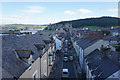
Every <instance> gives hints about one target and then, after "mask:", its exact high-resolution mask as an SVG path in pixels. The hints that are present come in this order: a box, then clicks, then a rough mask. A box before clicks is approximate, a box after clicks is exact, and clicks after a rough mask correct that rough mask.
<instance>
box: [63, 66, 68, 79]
mask: <svg viewBox="0 0 120 80" xmlns="http://www.w3.org/2000/svg"><path fill="white" fill-rule="evenodd" d="M62 78H69V71H68V69H66V68H64V69H62Z"/></svg>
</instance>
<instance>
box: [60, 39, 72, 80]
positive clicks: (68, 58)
mask: <svg viewBox="0 0 120 80" xmlns="http://www.w3.org/2000/svg"><path fill="white" fill-rule="evenodd" d="M65 45H66V47H65V53H64V58H63V61H64V62H68V61H73V55H71V54H70V53H69V52H68V50H71V48H72V46H71V42H70V41H68V40H65ZM62 78H63V79H68V78H69V70H68V69H67V68H63V69H62Z"/></svg>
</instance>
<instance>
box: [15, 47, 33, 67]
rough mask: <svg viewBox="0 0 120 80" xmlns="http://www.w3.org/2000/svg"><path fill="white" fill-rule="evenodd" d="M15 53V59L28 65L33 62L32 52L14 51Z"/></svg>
mask: <svg viewBox="0 0 120 80" xmlns="http://www.w3.org/2000/svg"><path fill="white" fill-rule="evenodd" d="M15 52H16V55H17V57H18V58H20V59H21V60H22V61H24V62H26V63H28V64H30V65H31V64H32V63H33V62H34V60H33V57H32V56H33V54H34V53H33V52H32V50H25V49H16V50H15Z"/></svg>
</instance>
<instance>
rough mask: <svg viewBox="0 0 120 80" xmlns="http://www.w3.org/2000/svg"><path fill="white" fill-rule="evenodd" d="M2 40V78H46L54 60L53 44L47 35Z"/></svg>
mask: <svg viewBox="0 0 120 80" xmlns="http://www.w3.org/2000/svg"><path fill="white" fill-rule="evenodd" d="M0 37H1V38H2V53H1V54H2V65H0V68H1V69H2V78H14V79H21V78H22V79H23V78H33V79H36V78H38V79H41V78H47V77H48V76H49V74H50V72H51V69H52V66H53V64H54V60H55V43H54V40H53V39H52V36H51V35H48V34H39V33H37V34H27V35H7V36H0Z"/></svg>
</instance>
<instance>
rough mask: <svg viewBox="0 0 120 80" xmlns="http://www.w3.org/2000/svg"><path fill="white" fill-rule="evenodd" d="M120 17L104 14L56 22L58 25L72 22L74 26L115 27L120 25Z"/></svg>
mask: <svg viewBox="0 0 120 80" xmlns="http://www.w3.org/2000/svg"><path fill="white" fill-rule="evenodd" d="M119 19H120V18H117V17H109V16H103V17H99V18H86V19H78V20H71V21H62V22H58V23H56V25H58V24H62V25H65V24H66V23H70V24H72V27H74V28H79V27H87V26H96V27H112V26H113V27H114V26H120V24H118V20H119Z"/></svg>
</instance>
